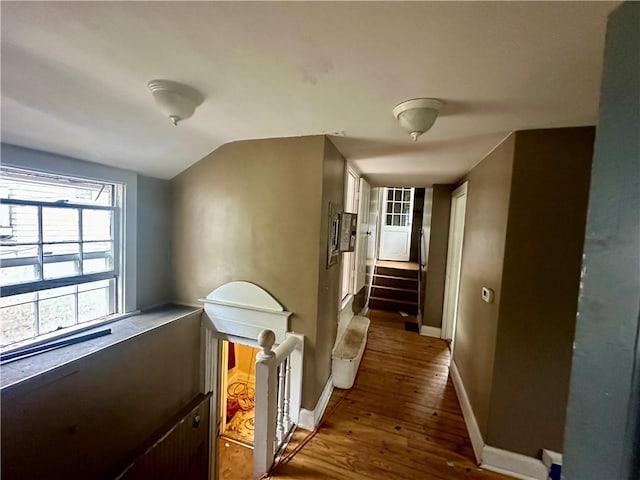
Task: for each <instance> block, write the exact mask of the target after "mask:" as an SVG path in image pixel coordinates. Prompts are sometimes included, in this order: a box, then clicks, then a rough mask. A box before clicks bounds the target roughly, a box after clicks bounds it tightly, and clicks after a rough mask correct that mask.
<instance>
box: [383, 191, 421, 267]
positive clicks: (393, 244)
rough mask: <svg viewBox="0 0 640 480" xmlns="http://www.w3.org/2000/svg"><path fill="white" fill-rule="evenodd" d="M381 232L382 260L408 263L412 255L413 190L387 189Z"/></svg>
mask: <svg viewBox="0 0 640 480" xmlns="http://www.w3.org/2000/svg"><path fill="white" fill-rule="evenodd" d="M383 198H384V203H383V206H382V222H380V223H381V229H380V230H381V231H380V256H379V258H380V260H395V261H398V262H408V261H409V257H410V254H411V220H412V218H413V188H408V187H399V188H385V189H384V193H383Z"/></svg>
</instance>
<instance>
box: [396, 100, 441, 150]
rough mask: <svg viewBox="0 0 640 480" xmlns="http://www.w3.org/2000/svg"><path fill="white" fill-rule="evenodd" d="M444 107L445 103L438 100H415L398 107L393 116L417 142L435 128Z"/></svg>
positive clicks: (400, 104)
mask: <svg viewBox="0 0 640 480" xmlns="http://www.w3.org/2000/svg"><path fill="white" fill-rule="evenodd" d="M443 105H444V102H442V100H438V99H437V98H414V99H413V100H407V101H405V102H402V103H399V104H398V105H396V106H395V108H394V109H393V115H394V116H395V117H396V118H397V119H398V122H399V123H400V126H401V127H402V128H403V129H405V130H406V131H407V132H409V135H411V138H413V141H414V142H416V141H418V137H419V136H420V135H422V134H423V133H424V132H426V131H427V130H429V129H430V128H431V127H432V126H433V123H434V122H435V121H436V117H437V116H438V112H440V109H441V108H442V106H443Z"/></svg>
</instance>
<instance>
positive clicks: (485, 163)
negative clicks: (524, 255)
mask: <svg viewBox="0 0 640 480" xmlns="http://www.w3.org/2000/svg"><path fill="white" fill-rule="evenodd" d="M514 145H515V136H514V135H512V136H510V137H509V138H507V139H506V140H505V141H504V142H503V143H502V144H501V145H500V146H498V147H497V148H496V149H495V150H494V151H493V152H491V153H490V154H489V155H488V156H487V157H486V158H485V159H484V160H482V162H480V163H479V164H478V165H477V166H476V167H474V169H473V170H471V172H470V173H469V175H468V177H467V180H468V181H469V187H468V193H467V209H466V217H465V229H464V245H463V251H462V270H461V279H460V296H459V305H458V324H457V328H456V336H455V349H454V361H455V362H456V365H457V367H458V369H459V371H460V375H461V376H462V379H463V381H464V384H465V388H466V391H467V394H468V395H469V400H470V401H471V405H472V408H473V411H474V413H475V416H476V420H477V421H478V426H479V427H480V431H481V432H482V435H483V436H484V438H485V439H486V435H487V430H488V422H489V411H490V408H489V407H490V405H489V404H490V398H491V385H492V377H493V364H494V351H495V345H496V332H497V327H498V310H499V308H498V306H499V305H500V289H501V282H502V266H503V258H504V246H505V238H506V231H507V215H508V209H509V192H510V185H511V174H512V166H513V151H514ZM483 286H486V287H489V288H491V289H493V290H494V291H495V301H494V303H492V304H488V303H485V302H483V301H482V299H481V297H480V292H481V288H482V287H483Z"/></svg>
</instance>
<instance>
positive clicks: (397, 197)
mask: <svg viewBox="0 0 640 480" xmlns="http://www.w3.org/2000/svg"><path fill="white" fill-rule="evenodd" d="M394 198H395V200H396V201H397V202H399V201H400V200H402V190H400V189H397V190H395V197H394Z"/></svg>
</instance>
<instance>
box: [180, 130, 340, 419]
mask: <svg viewBox="0 0 640 480" xmlns="http://www.w3.org/2000/svg"><path fill="white" fill-rule="evenodd" d="M329 150H330V149H327V151H329ZM324 152H325V138H324V137H323V136H314V137H298V138H282V139H269V140H252V141H242V142H235V143H231V144H226V145H224V146H222V147H221V148H219V149H218V150H216V151H214V152H213V153H211V154H210V155H208V156H207V157H205V158H204V159H202V160H200V161H199V162H198V163H196V164H195V165H193V166H192V167H190V168H189V169H188V170H186V171H184V172H183V173H181V174H180V175H178V176H177V177H176V178H175V179H174V180H173V201H174V235H173V252H174V259H173V265H174V269H173V273H174V275H173V277H174V278H173V280H174V293H175V296H176V298H177V299H178V300H181V301H185V302H196V301H197V299H198V298H202V297H204V296H205V295H207V294H208V293H209V292H210V291H212V290H213V289H215V288H217V287H219V286H220V285H223V284H224V283H227V282H230V281H233V280H246V281H249V282H253V283H256V284H258V285H260V286H261V287H262V288H264V289H266V290H267V291H268V292H269V293H271V294H272V295H273V296H274V297H275V298H276V299H277V300H278V301H279V302H280V303H281V304H282V305H283V306H284V308H285V309H287V310H289V311H291V312H293V316H292V317H291V324H290V328H291V329H292V330H293V331H296V332H298V333H302V334H304V335H305V337H306V343H305V367H304V377H305V379H309V378H311V379H314V381H313V382H309V381H305V382H304V387H303V399H302V404H303V406H304V407H305V408H313V407H314V406H315V403H316V401H317V399H318V396H319V395H320V392H321V388H322V387H321V384H322V385H324V382H326V379H327V377H324V376H325V374H327V365H328V364H329V363H328V362H329V361H330V360H327V359H326V358H325V356H326V350H327V347H326V343H325V342H328V340H326V338H328V337H329V336H330V335H331V333H332V332H331V330H327V329H328V327H326V324H327V322H328V318H329V316H328V313H326V314H325V308H326V309H328V308H329V305H330V304H331V302H332V299H331V295H333V293H332V292H333V291H334V288H335V286H334V281H335V279H334V278H333V276H334V275H336V274H335V272H333V271H331V272H330V275H329V277H327V278H325V276H323V275H319V265H320V264H323V260H322V259H323V258H325V257H324V255H326V249H324V250H323V248H322V245H323V244H322V242H323V235H322V232H323V228H324V221H323V209H324V208H325V207H326V205H325V204H326V202H325V201H323V199H322V195H323V191H326V192H327V194H328V195H334V194H335V192H333V182H334V177H335V176H336V175H337V174H338V173H337V170H339V168H337V167H336V165H337V164H338V163H340V162H339V161H338V160H335V159H333V157H331V156H330V157H331V158H328V159H327V161H325V159H324ZM342 161H343V160H342ZM341 195H342V193H341V190H340V198H342V197H341ZM325 236H326V235H325ZM334 270H335V271H337V267H334ZM322 272H324V270H322ZM325 288H326V289H328V290H327V291H328V292H329V294H328V296H327V297H323V298H321V299H320V302H319V299H318V292H319V291H320V290H322V291H323V292H324V291H325V290H324V289H325ZM319 313H322V319H321V320H320V322H317V318H318V315H319ZM334 317H337V314H335V315H334ZM336 321H337V320H336V319H335V318H334V320H333V322H334V323H335V322H336ZM320 325H322V327H320ZM325 327H326V328H325ZM319 333H320V334H321V336H322V338H320V341H319V342H317V340H318V339H317V336H318V334H319ZM318 348H319V349H318ZM318 358H322V361H321V362H319V364H317V362H316V359H318ZM327 376H328V375H327ZM322 377H324V380H322V381H321V378H322Z"/></svg>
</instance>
